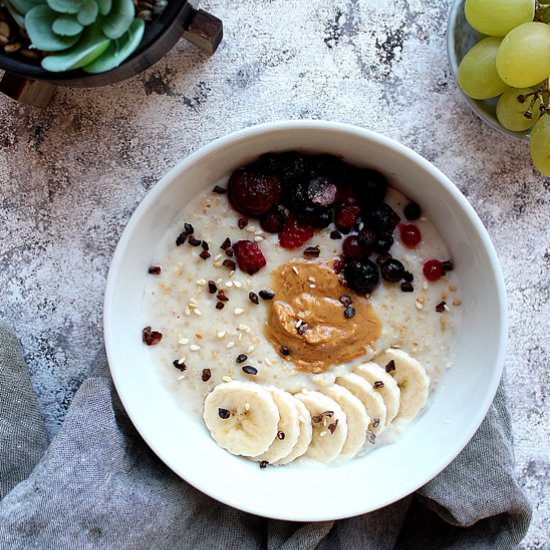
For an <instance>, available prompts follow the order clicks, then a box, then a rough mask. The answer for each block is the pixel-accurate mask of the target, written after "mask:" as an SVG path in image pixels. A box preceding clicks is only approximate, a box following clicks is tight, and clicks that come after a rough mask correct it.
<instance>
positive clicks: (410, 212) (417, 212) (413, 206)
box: [403, 201, 422, 222]
mask: <svg viewBox="0 0 550 550" xmlns="http://www.w3.org/2000/svg"><path fill="white" fill-rule="evenodd" d="M403 214H405V218H407V219H408V220H409V221H411V222H412V221H414V220H417V219H418V218H420V216H421V215H422V210H421V209H420V205H419V204H418V203H417V202H414V201H411V202H409V204H407V206H405V208H404V209H403Z"/></svg>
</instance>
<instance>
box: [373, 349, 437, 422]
mask: <svg viewBox="0 0 550 550" xmlns="http://www.w3.org/2000/svg"><path fill="white" fill-rule="evenodd" d="M392 361H393V363H392ZM374 362H375V363H378V364H379V365H380V366H381V367H382V368H383V369H384V370H385V371H386V372H389V374H391V376H392V377H393V379H394V380H395V381H396V382H397V385H398V386H399V389H400V390H401V402H400V405H399V413H398V415H397V418H398V419H400V420H412V419H413V418H414V417H415V416H416V415H417V414H418V413H419V412H420V410H421V409H422V408H423V407H424V405H426V401H427V400H428V389H429V387H430V379H429V378H428V375H427V374H426V370H425V369H424V367H423V366H422V365H421V364H420V363H419V362H418V361H417V360H416V359H413V358H412V357H411V356H410V355H409V354H408V353H405V352H404V351H401V350H398V349H388V350H386V351H385V352H384V353H382V354H381V355H378V356H377V357H375V358H374Z"/></svg>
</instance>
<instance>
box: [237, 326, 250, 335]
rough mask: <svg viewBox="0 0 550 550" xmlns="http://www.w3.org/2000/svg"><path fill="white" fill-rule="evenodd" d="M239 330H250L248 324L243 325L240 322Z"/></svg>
mask: <svg viewBox="0 0 550 550" xmlns="http://www.w3.org/2000/svg"><path fill="white" fill-rule="evenodd" d="M239 330H242V331H243V332H247V333H248V332H250V327H249V326H248V325H243V324H240V325H239Z"/></svg>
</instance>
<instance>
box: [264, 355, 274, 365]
mask: <svg viewBox="0 0 550 550" xmlns="http://www.w3.org/2000/svg"><path fill="white" fill-rule="evenodd" d="M265 364H266V365H267V366H268V367H271V366H273V363H272V362H271V361H270V360H269V358H268V357H266V358H265Z"/></svg>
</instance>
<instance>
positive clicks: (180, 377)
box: [176, 374, 187, 382]
mask: <svg viewBox="0 0 550 550" xmlns="http://www.w3.org/2000/svg"><path fill="white" fill-rule="evenodd" d="M186 376H187V375H185V374H182V375H181V376H178V377H177V378H176V380H177V381H178V382H179V381H180V380H184V379H185V377H186Z"/></svg>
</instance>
